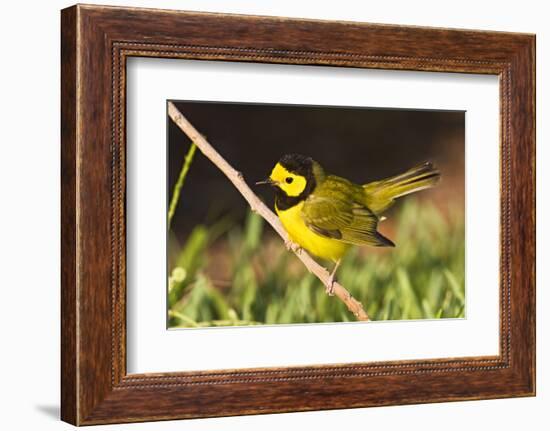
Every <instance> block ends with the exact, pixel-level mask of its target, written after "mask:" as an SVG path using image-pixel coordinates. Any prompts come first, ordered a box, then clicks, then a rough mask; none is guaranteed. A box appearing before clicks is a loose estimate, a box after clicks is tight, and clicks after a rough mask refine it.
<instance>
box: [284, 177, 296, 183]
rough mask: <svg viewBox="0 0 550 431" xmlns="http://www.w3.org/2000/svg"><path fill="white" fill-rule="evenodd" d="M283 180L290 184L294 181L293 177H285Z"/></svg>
mask: <svg viewBox="0 0 550 431" xmlns="http://www.w3.org/2000/svg"><path fill="white" fill-rule="evenodd" d="M285 181H286V183H287V184H292V181H294V178H291V177H286V178H285Z"/></svg>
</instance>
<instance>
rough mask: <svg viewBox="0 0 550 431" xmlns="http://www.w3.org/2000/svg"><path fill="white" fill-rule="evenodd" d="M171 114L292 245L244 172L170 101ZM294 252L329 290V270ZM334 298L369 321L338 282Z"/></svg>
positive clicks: (253, 208)
mask: <svg viewBox="0 0 550 431" xmlns="http://www.w3.org/2000/svg"><path fill="white" fill-rule="evenodd" d="M168 115H169V117H170V118H171V120H172V121H173V122H174V123H175V124H176V125H177V126H178V127H179V128H180V129H181V130H182V131H183V132H184V133H185V134H186V135H187V136H188V137H189V139H191V141H192V142H194V143H195V145H196V146H197V147H198V148H199V150H200V151H201V152H202V153H203V154H204V155H205V156H206V157H207V158H208V159H210V161H211V162H212V163H214V164H215V165H216V166H217V167H218V168H219V169H220V170H221V171H222V172H223V173H224V174H225V175H226V176H227V178H228V179H229V181H231V182H232V183H233V185H234V186H235V187H236V188H237V190H239V192H240V193H241V194H242V195H243V197H244V198H245V199H246V201H247V202H248V204H249V205H250V208H251V210H252V211H254V212H256V213H257V214H259V215H260V216H261V217H263V218H264V219H265V220H266V221H267V222H268V223H269V224H270V225H271V226H272V227H273V229H275V231H276V232H277V233H278V234H279V235H280V236H281V238H282V239H283V240H284V242H285V244H292V241H291V240H290V238H289V237H288V235H287V233H286V231H285V229H284V227H283V225H282V224H281V222H280V220H279V218H278V217H277V215H275V213H274V212H273V211H271V210H270V209H269V208H268V207H267V206H266V205H265V204H264V203H263V201H262V200H261V199H260V198H259V197H258V196H256V194H255V193H254V192H253V191H252V189H250V187H249V186H248V184H247V183H246V182H245V180H244V178H243V175H242V173H241V172H239V171H237V170H236V169H235V168H233V166H231V165H230V164H229V163H228V162H227V161H226V160H225V159H224V158H223V157H222V156H221V155H220V154H219V153H218V152H217V151H216V150H215V149H214V147H212V145H210V144H209V143H208V141H207V140H206V139H205V138H204V136H203V135H201V134H200V133H199V132H198V131H197V130H196V129H195V128H194V127H193V125H192V124H191V123H190V122H189V121H188V120H187V118H185V117H184V115H183V114H182V113H181V112H180V111H179V110H178V109H177V108H176V106H175V105H174V104H173V103H172V102H168ZM292 250H293V252H294V253H295V254H296V256H298V258H299V259H300V260H301V261H302V263H303V264H304V265H305V267H306V268H307V269H308V270H309V271H310V272H311V273H313V274H314V275H315V276H316V277H317V278H318V279H319V280H321V282H322V283H323V284H324V285H325V286H326V287H327V288H329V287H330V273H329V271H328V270H327V269H326V268H324V267H323V266H321V265H320V264H319V263H317V262H316V261H315V260H314V259H313V258H312V257H311V256H310V255H309V254H308V253H307V252H306V251H305V250H303V249H299V248H298V246H296V247H292ZM333 291H334V295H335V296H336V297H338V298H339V299H340V300H341V301H342V302H343V303H344V304H345V305H346V307H347V308H348V309H349V311H351V312H352V313H353V315H354V316H355V317H356V318H357V320H362V321H368V320H369V316H368V315H367V313H366V312H365V310H364V309H363V305H362V304H361V303H360V302H359V301H357V300H356V299H355V298H354V297H353V296H351V294H350V293H349V292H348V291H347V290H346V289H345V288H344V287H343V286H342V285H341V284H339V283H337V282H334V285H333Z"/></svg>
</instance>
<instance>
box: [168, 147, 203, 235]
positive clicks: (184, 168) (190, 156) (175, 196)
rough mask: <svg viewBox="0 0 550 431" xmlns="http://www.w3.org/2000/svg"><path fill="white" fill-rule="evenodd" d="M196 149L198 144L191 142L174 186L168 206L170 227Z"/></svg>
mask: <svg viewBox="0 0 550 431" xmlns="http://www.w3.org/2000/svg"><path fill="white" fill-rule="evenodd" d="M196 150H197V146H196V145H195V143H194V142H191V146H190V147H189V150H188V151H187V154H186V155H185V159H184V161H183V166H182V168H181V171H180V174H179V176H178V180H177V181H176V185H175V186H174V191H173V192H172V199H171V200H170V207H169V208H168V228H170V225H171V224H172V218H173V217H174V214H175V212H176V208H177V206H178V201H179V199H180V193H181V188H182V187H183V184H184V183H185V178H186V177H187V173H188V172H189V168H190V167H191V162H192V161H193V156H194V155H195V151H196Z"/></svg>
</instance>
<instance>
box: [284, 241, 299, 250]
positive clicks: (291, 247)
mask: <svg viewBox="0 0 550 431" xmlns="http://www.w3.org/2000/svg"><path fill="white" fill-rule="evenodd" d="M285 247H286V249H287V250H288V251H293V252H294V253H298V252H300V250H301V249H302V247H300V246H299V245H298V244H296V243H295V242H294V241H292V240H291V239H285Z"/></svg>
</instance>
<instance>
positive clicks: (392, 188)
mask: <svg viewBox="0 0 550 431" xmlns="http://www.w3.org/2000/svg"><path fill="white" fill-rule="evenodd" d="M440 177H441V174H440V171H439V170H438V169H437V168H436V167H435V166H434V165H433V164H432V163H431V162H425V163H422V164H420V165H417V166H414V167H412V168H410V169H408V170H407V171H405V172H403V173H401V174H398V175H394V176H391V177H388V178H385V179H381V180H378V181H373V182H369V183H366V184H356V183H354V182H352V181H350V180H348V179H346V178H343V177H340V176H337V175H332V174H329V173H327V172H326V171H325V170H324V169H323V167H322V166H321V165H320V164H319V163H318V162H316V161H315V160H313V159H312V158H311V157H309V156H304V155H301V154H286V155H283V156H282V157H281V158H280V159H279V160H278V161H277V163H276V164H275V166H274V167H273V169H272V171H271V174H270V175H269V177H268V178H266V179H265V180H262V181H258V182H256V184H257V185H262V184H267V185H270V186H272V187H273V188H274V190H275V211H276V213H277V215H278V217H279V219H280V221H281V224H282V225H283V227H284V229H285V231H286V232H287V234H288V237H289V241H288V242H287V247H288V248H292V249H293V250H294V251H298V250H299V249H300V248H303V249H305V250H307V251H308V252H309V253H311V254H313V255H314V256H316V257H318V258H320V259H323V260H327V261H331V262H333V263H334V267H333V269H332V271H331V272H330V275H329V281H328V283H327V293H328V294H329V295H333V294H334V281H335V275H336V271H337V269H338V267H339V265H340V263H341V261H342V258H343V257H344V256H345V254H346V253H347V252H348V251H349V249H350V247H352V246H374V247H395V244H394V243H393V241H391V240H390V239H388V238H387V237H385V236H384V235H382V234H381V233H380V232H378V223H379V222H381V221H383V220H385V217H384V216H383V215H382V214H383V213H384V212H385V211H386V210H387V209H388V208H390V207H391V206H392V205H393V203H394V202H395V200H396V199H397V198H400V197H402V196H405V195H409V194H411V193H415V192H418V191H420V190H424V189H428V188H431V187H433V186H435V185H436V184H437V183H438V182H439V180H440Z"/></svg>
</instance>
